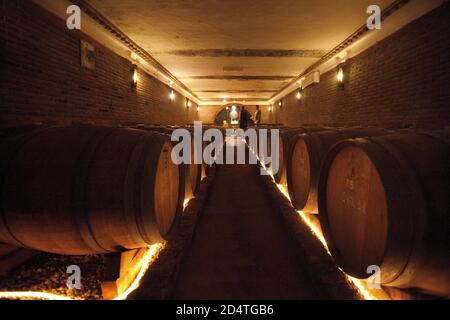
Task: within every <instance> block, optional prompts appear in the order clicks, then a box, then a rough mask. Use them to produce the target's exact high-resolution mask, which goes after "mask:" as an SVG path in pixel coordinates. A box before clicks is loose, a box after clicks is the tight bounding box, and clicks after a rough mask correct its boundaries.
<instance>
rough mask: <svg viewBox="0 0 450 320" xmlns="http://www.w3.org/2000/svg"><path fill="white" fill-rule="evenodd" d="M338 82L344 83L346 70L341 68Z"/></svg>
mask: <svg viewBox="0 0 450 320" xmlns="http://www.w3.org/2000/svg"><path fill="white" fill-rule="evenodd" d="M337 81H338V82H339V83H342V82H344V69H342V68H339V71H338V74H337Z"/></svg>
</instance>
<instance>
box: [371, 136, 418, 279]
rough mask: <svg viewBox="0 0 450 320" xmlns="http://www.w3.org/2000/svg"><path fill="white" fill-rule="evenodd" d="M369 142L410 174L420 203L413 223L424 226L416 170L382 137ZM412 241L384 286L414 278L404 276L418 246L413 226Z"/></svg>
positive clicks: (372, 138)
mask: <svg viewBox="0 0 450 320" xmlns="http://www.w3.org/2000/svg"><path fill="white" fill-rule="evenodd" d="M369 140H371V141H373V142H375V143H376V144H378V145H380V146H381V147H383V148H384V149H386V150H387V151H388V152H389V153H390V154H392V155H393V156H394V157H395V159H396V160H397V163H398V164H399V165H401V167H402V168H403V169H404V171H405V172H410V173H412V175H410V176H409V181H408V183H409V184H410V185H411V186H413V188H412V190H417V191H418V192H416V193H415V194H414V198H415V199H416V200H417V201H418V202H419V203H420V205H419V208H418V211H417V212H419V214H418V216H414V218H413V223H414V224H421V225H424V224H425V223H426V220H424V219H423V217H425V216H426V204H425V199H424V196H423V187H422V184H421V183H420V181H419V179H418V177H417V174H416V170H415V169H414V167H413V166H412V165H411V163H410V161H408V159H407V158H406V157H405V156H404V155H403V154H402V153H401V152H400V151H399V150H398V149H397V147H395V145H394V144H392V143H391V142H389V141H387V140H386V139H384V138H383V137H371V138H369ZM394 237H395V235H394ZM412 241H413V242H412V244H411V246H410V247H409V252H408V254H407V255H406V258H405V260H404V264H403V266H402V268H401V269H399V271H398V272H397V273H396V276H394V277H392V278H391V279H389V280H386V282H385V284H388V285H394V284H399V285H401V284H402V283H403V282H405V281H406V282H407V281H408V279H407V278H408V277H409V278H410V277H413V276H414V275H412V274H405V272H406V270H407V267H408V262H409V261H410V258H411V256H412V253H413V252H414V248H415V247H417V246H419V245H420V235H418V234H417V228H415V227H414V226H413V228H412ZM402 279H406V280H402Z"/></svg>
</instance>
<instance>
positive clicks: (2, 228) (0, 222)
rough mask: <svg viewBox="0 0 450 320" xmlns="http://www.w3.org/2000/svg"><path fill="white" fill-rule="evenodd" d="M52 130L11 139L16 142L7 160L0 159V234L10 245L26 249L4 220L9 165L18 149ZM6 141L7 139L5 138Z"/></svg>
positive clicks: (45, 129) (38, 131) (42, 129)
mask: <svg viewBox="0 0 450 320" xmlns="http://www.w3.org/2000/svg"><path fill="white" fill-rule="evenodd" d="M52 128H53V127H46V128H39V129H36V130H34V131H32V132H30V133H24V134H22V135H19V136H17V137H14V138H12V140H17V141H16V143H13V144H12V146H11V148H10V150H9V151H8V152H7V153H8V154H9V155H11V156H10V157H9V158H5V157H2V159H0V197H1V200H2V201H1V203H0V234H2V235H3V236H4V237H5V238H6V239H7V240H8V241H9V242H11V243H10V244H13V245H16V246H18V247H26V245H24V244H23V243H22V242H20V241H19V240H18V239H17V238H16V237H15V236H14V234H13V233H12V232H11V229H10V228H9V226H8V223H7V221H6V218H5V208H4V203H5V199H4V193H3V190H4V188H5V183H6V179H7V173H8V171H9V168H10V167H11V164H12V162H13V159H14V157H15V155H16V154H17V152H19V151H20V149H21V148H22V147H23V146H24V145H25V144H27V143H28V142H29V141H31V140H32V139H33V138H34V137H35V136H37V135H38V134H40V133H42V132H44V131H47V130H49V129H52ZM6 140H9V139H8V138H7V139H6Z"/></svg>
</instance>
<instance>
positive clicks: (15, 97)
mask: <svg viewBox="0 0 450 320" xmlns="http://www.w3.org/2000/svg"><path fill="white" fill-rule="evenodd" d="M0 3H1V7H0V8H1V13H0V46H1V55H0V69H1V85H0V114H1V116H0V125H2V126H13V125H19V124H24V123H32V122H44V123H54V124H68V123H80V122H81V123H97V124H121V123H161V124H180V123H188V122H192V121H193V120H194V119H196V118H198V114H197V112H196V108H197V106H196V105H195V104H194V103H193V104H192V106H191V108H190V109H187V108H186V100H185V98H184V97H183V96H181V95H180V94H178V93H177V95H176V99H175V101H174V102H172V101H170V99H169V93H170V88H169V87H168V86H166V85H165V84H163V83H162V82H160V81H158V80H157V79H155V78H153V77H151V76H149V75H148V74H146V73H145V72H143V71H142V70H139V75H140V79H139V83H138V87H137V88H136V89H132V88H131V66H132V64H131V62H130V61H128V60H126V59H124V58H122V57H120V56H118V55H116V54H115V53H113V52H112V51H110V50H109V49H107V48H105V47H103V46H101V45H100V44H98V43H97V42H95V41H94V40H93V39H90V38H89V37H87V36H86V35H84V34H82V33H80V32H78V31H69V30H68V29H67V28H66V25H65V21H63V20H61V19H58V18H56V17H55V16H53V15H51V14H50V13H48V12H46V11H45V10H43V9H41V8H40V7H38V6H37V5H35V4H33V3H32V2H31V1H28V0H2V1H1V2H0ZM80 39H85V40H88V41H89V42H90V43H92V44H94V46H95V48H96V55H97V57H96V68H95V70H88V69H85V68H82V67H81V64H80Z"/></svg>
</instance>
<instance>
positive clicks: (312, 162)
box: [286, 128, 390, 213]
mask: <svg viewBox="0 0 450 320" xmlns="http://www.w3.org/2000/svg"><path fill="white" fill-rule="evenodd" d="M389 132H390V131H388V130H385V129H379V128H365V129H361V128H351V129H328V130H326V131H318V132H308V133H304V134H299V135H296V136H294V137H293V139H292V147H291V150H290V156H289V157H288V159H287V167H286V177H287V184H288V191H289V196H290V198H291V201H292V205H293V206H294V208H295V209H297V210H303V211H304V212H306V213H317V212H318V208H317V184H318V182H319V174H320V169H321V166H322V163H323V160H324V159H325V156H326V154H327V152H328V151H329V150H330V149H331V147H332V146H333V145H335V144H336V143H338V142H340V141H342V140H346V139H349V138H356V137H365V136H380V135H386V134H389Z"/></svg>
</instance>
